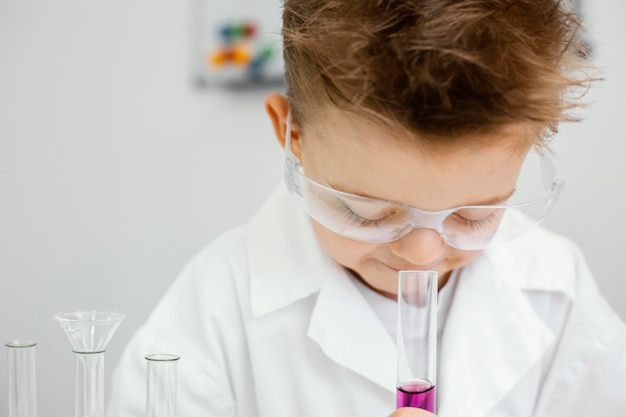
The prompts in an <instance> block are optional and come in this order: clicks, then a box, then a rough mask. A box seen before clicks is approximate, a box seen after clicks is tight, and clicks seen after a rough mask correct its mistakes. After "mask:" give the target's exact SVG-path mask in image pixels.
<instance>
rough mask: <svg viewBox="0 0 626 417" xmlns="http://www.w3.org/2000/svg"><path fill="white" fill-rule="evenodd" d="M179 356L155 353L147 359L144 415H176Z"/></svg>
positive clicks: (159, 416) (147, 416)
mask: <svg viewBox="0 0 626 417" xmlns="http://www.w3.org/2000/svg"><path fill="white" fill-rule="evenodd" d="M179 359H180V356H178V355H172V354H168V353H157V354H151V355H147V356H146V360H147V361H148V374H147V392H146V417H176V386H177V377H178V369H177V366H178V360H179Z"/></svg>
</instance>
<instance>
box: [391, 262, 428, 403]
mask: <svg viewBox="0 0 626 417" xmlns="http://www.w3.org/2000/svg"><path fill="white" fill-rule="evenodd" d="M437 287H438V285H437V272H436V271H400V272H399V273H398V334H397V351H398V368H397V371H398V373H397V381H396V382H397V384H396V388H397V397H396V406H397V408H400V407H416V408H421V409H424V410H428V411H430V412H432V413H434V412H435V400H436V396H435V392H436V370H437Z"/></svg>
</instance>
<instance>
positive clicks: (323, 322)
mask: <svg viewBox="0 0 626 417" xmlns="http://www.w3.org/2000/svg"><path fill="white" fill-rule="evenodd" d="M308 334H309V336H310V337H311V338H312V339H314V340H315V341H317V343H318V344H319V345H320V347H321V348H322V350H323V351H324V353H325V354H326V355H328V356H329V357H330V358H331V359H333V360H334V361H335V362H337V363H339V364H341V365H343V366H345V367H346V368H349V369H351V370H352V371H354V372H356V373H358V374H360V375H362V376H364V377H366V378H368V379H370V380H371V381H373V382H374V383H376V384H378V385H380V386H381V387H383V388H386V389H389V390H390V391H394V390H395V371H396V362H395V358H396V348H395V343H394V341H393V340H392V338H391V336H390V335H389V333H388V332H387V331H386V329H385V328H384V326H383V324H382V322H381V321H380V320H379V318H378V317H377V316H376V313H375V312H374V311H373V310H372V309H371V307H370V306H369V304H368V303H367V301H366V300H365V299H364V298H363V296H362V295H361V293H360V292H359V290H358V288H356V287H355V285H354V283H353V282H352V279H351V278H350V277H349V276H348V272H346V271H345V270H343V269H342V268H340V267H339V266H337V265H335V264H333V263H330V264H328V269H327V271H326V273H325V279H324V282H323V283H322V287H321V289H320V292H319V295H318V299H317V303H316V305H315V309H314V311H313V314H312V316H311V322H310V326H309V330H308Z"/></svg>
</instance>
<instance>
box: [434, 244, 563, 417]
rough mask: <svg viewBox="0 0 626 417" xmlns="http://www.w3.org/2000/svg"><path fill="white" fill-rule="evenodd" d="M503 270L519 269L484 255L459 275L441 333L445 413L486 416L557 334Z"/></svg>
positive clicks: (440, 394)
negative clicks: (452, 300)
mask: <svg viewBox="0 0 626 417" xmlns="http://www.w3.org/2000/svg"><path fill="white" fill-rule="evenodd" d="M503 274H516V272H515V271H512V270H510V269H509V268H507V267H506V266H505V265H503V264H502V263H500V264H494V263H493V261H492V260H490V259H489V258H488V257H485V256H482V257H480V258H478V259H477V260H476V261H475V262H473V263H472V264H471V265H469V266H468V267H466V268H465V269H464V270H463V271H462V275H461V276H460V277H459V278H460V279H459V282H458V287H457V289H456V292H455V296H454V302H453V303H452V306H451V308H450V311H449V313H448V318H447V321H446V326H445V330H444V334H443V337H442V346H441V358H440V373H439V381H438V397H439V400H440V402H439V410H438V411H439V413H438V415H439V416H440V417H458V416H463V417H479V416H480V417H483V416H485V415H487V414H488V412H489V411H490V410H491V409H493V408H494V407H495V406H496V405H497V404H498V403H499V402H500V401H501V400H502V399H503V397H504V396H505V395H506V394H507V393H508V392H509V391H510V390H511V389H512V388H513V386H514V385H515V384H516V382H518V381H519V380H520V378H522V377H523V375H524V374H525V373H526V372H527V371H529V369H530V368H531V367H532V366H533V365H535V364H536V362H537V361H538V360H540V358H541V356H542V354H543V353H544V351H545V350H546V349H547V347H548V345H549V344H550V343H551V342H552V341H553V339H554V335H553V334H552V332H551V331H550V330H549V329H548V328H547V327H546V325H545V324H544V323H543V321H542V320H541V319H540V318H539V317H538V316H537V314H536V313H535V311H534V310H533V308H532V307H531V305H530V304H529V303H528V301H527V300H526V298H525V297H524V295H523V293H522V291H521V289H520V287H519V286H515V285H509V284H506V283H505V281H504V280H503V278H506V275H503ZM515 281H516V280H515V279H513V280H511V282H515ZM520 335H521V336H520ZM520 340H523V343H520ZM478 341H480V342H478Z"/></svg>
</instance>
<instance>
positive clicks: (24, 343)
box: [4, 339, 37, 349]
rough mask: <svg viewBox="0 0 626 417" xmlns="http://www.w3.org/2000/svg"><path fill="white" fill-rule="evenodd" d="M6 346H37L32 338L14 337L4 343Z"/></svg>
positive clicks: (17, 347)
mask: <svg viewBox="0 0 626 417" xmlns="http://www.w3.org/2000/svg"><path fill="white" fill-rule="evenodd" d="M4 345H5V346H6V347H9V348H15V349H22V348H29V347H35V346H37V342H36V341H35V340H33V339H14V340H10V341H8V342H6V343H5V344H4Z"/></svg>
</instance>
